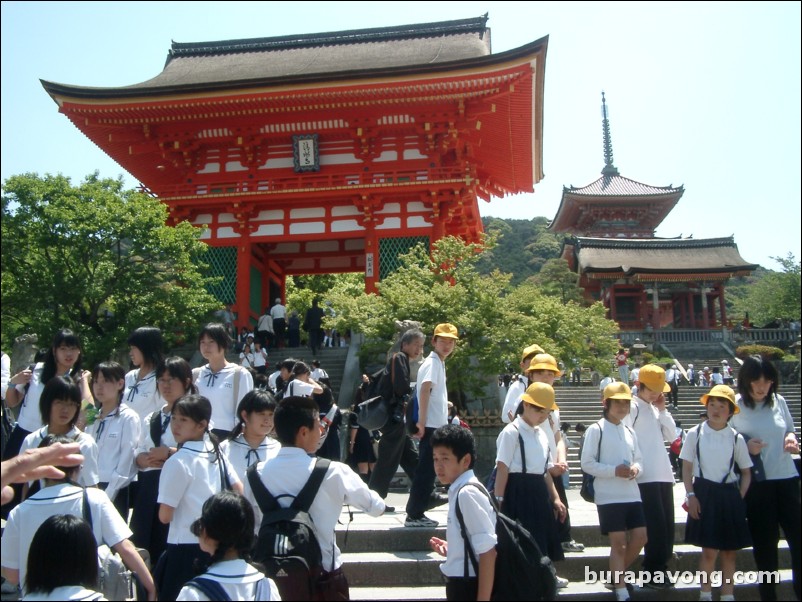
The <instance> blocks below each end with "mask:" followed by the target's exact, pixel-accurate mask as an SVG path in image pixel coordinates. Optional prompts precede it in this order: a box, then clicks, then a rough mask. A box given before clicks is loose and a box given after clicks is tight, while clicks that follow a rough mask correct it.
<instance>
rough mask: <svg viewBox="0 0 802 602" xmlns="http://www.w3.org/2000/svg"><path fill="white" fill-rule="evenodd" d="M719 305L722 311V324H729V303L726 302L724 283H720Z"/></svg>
mask: <svg viewBox="0 0 802 602" xmlns="http://www.w3.org/2000/svg"><path fill="white" fill-rule="evenodd" d="M718 306H719V311H720V313H721V325H722V326H726V325H727V305H726V304H725V303H724V285H723V284H719V285H718Z"/></svg>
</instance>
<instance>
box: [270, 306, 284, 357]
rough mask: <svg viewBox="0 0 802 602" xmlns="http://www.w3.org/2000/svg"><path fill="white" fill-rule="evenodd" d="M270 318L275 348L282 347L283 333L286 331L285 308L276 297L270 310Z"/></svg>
mask: <svg viewBox="0 0 802 602" xmlns="http://www.w3.org/2000/svg"><path fill="white" fill-rule="evenodd" d="M270 317H271V318H273V334H275V336H276V348H279V347H284V333H285V332H286V330H287V308H286V307H284V305H282V304H281V299H280V298H279V297H276V303H275V305H273V307H271V308H270Z"/></svg>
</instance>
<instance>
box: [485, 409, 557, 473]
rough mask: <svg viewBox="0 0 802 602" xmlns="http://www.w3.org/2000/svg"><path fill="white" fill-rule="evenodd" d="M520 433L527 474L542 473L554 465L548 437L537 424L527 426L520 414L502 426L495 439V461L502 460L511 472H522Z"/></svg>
mask: <svg viewBox="0 0 802 602" xmlns="http://www.w3.org/2000/svg"><path fill="white" fill-rule="evenodd" d="M519 433H520V435H521V438H522V439H523V443H524V451H525V453H526V472H527V474H540V475H542V474H543V473H544V472H545V471H546V470H547V469H549V468H551V467H552V466H554V462H553V461H552V459H551V453H550V447H549V437H548V435H547V434H546V433H545V432H544V431H543V429H542V428H541V427H539V426H535V427H532V426H529V425H528V424H527V423H526V421H525V420H524V419H523V418H521V417H520V416H518V417H516V418H515V420H514V421H513V422H511V423H510V424H508V425H507V426H505V427H504V430H503V431H501V432H500V433H499V435H498V438H497V439H496V450H497V451H496V462H503V463H504V464H505V465H506V466H507V468H508V469H509V471H510V472H511V473H513V472H523V463H522V461H521V445H520V441H519V439H518V434H519Z"/></svg>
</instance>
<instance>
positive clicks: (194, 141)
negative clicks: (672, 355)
mask: <svg viewBox="0 0 802 602" xmlns="http://www.w3.org/2000/svg"><path fill="white" fill-rule="evenodd" d="M547 43H548V38H545V37H544V38H542V39H540V40H537V41H534V42H532V43H530V44H527V45H525V46H521V47H519V48H516V49H513V50H509V51H505V52H501V53H498V54H493V53H492V52H491V43H490V28H489V27H487V15H484V16H483V17H479V18H474V19H464V20H455V21H446V22H438V23H425V24H417V25H409V26H398V27H385V28H378V29H362V30H352V31H340V32H333V33H319V34H304V35H291V36H281V37H272V38H259V39H242V40H226V41H216V42H200V43H175V42H174V43H173V44H172V46H171V48H170V50H169V53H168V56H167V61H166V64H165V65H164V68H163V70H162V71H161V73H159V74H158V75H156V76H155V77H153V78H152V79H150V80H147V81H145V82H142V83H138V84H133V85H129V86H124V87H116V88H97V87H82V86H74V85H65V84H58V83H53V82H46V81H43V82H42V84H43V86H44V88H45V89H46V91H47V92H48V93H49V94H50V96H51V97H52V98H53V100H54V101H55V102H56V103H57V105H58V107H59V111H60V112H61V113H63V114H64V115H66V116H67V118H69V119H70V120H71V121H72V122H73V123H74V124H75V126H76V127H77V128H78V129H79V130H80V131H81V132H83V133H84V134H85V135H86V136H87V137H88V138H89V139H91V140H92V141H93V142H94V143H95V144H96V145H97V146H98V147H100V148H101V149H102V150H103V151H104V152H106V153H107V154H108V155H109V156H110V157H111V158H112V159H114V160H115V161H116V162H117V163H119V164H120V165H121V166H122V167H123V168H125V169H126V170H127V171H128V172H129V173H130V174H131V175H132V176H134V177H135V178H137V179H138V180H139V181H140V182H141V186H142V189H143V190H145V191H147V192H149V193H150V194H152V195H154V196H156V197H158V198H159V199H160V200H161V201H162V202H163V203H165V204H166V205H167V206H168V208H169V220H170V222H171V223H178V222H182V221H188V222H190V223H192V224H194V225H195V226H197V227H200V228H203V233H202V239H203V240H204V241H205V242H206V243H207V244H208V245H209V246H210V253H209V254H207V255H208V257H207V260H208V261H209V262H210V264H211V266H212V269H213V273H215V274H217V275H220V276H222V277H223V282H222V284H221V285H220V286H219V287H218V289H217V290H216V291H215V293H216V295H217V297H218V298H219V299H220V301H221V302H223V303H233V304H234V308H233V309H234V311H235V312H236V313H237V315H238V319H237V322H238V326H240V325H246V324H248V323H249V321H251V323H252V321H253V320H255V318H256V317H257V316H259V315H260V314H261V312H262V310H263V309H264V307H266V306H267V305H269V304H270V303H271V302H272V300H273V299H274V298H276V297H282V298H283V297H284V283H285V278H286V277H287V276H289V275H295V274H319V273H336V272H364V274H365V288H366V290H367V291H374V290H375V289H376V284H377V282H378V281H379V280H380V279H381V278H382V277H383V276H385V275H386V274H388V273H389V272H390V271H392V270H393V269H394V268H395V267H397V257H398V255H399V254H400V253H403V252H406V251H407V250H408V249H409V248H411V246H413V245H414V244H417V243H418V242H420V241H422V242H424V244H426V245H431V243H433V242H435V241H437V240H438V239H440V238H442V237H443V236H446V235H458V236H461V237H463V238H465V239H466V240H476V239H477V238H478V237H479V235H480V233H481V232H482V223H481V219H480V215H479V208H478V202H479V200H480V199H482V200H484V201H489V200H490V199H491V197H503V196H506V195H509V194H515V193H523V192H533V190H534V185H535V184H536V183H537V182H539V181H540V180H541V178H542V177H543V169H542V165H543V86H544V76H545V58H546V49H547Z"/></svg>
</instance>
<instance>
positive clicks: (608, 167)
mask: <svg viewBox="0 0 802 602" xmlns="http://www.w3.org/2000/svg"><path fill="white" fill-rule="evenodd" d="M602 131H603V133H604V169H602V171H601V172H602V175H603V176H617V175H618V169H617V168H616V166H615V165H613V142H612V140H611V139H610V119H609V118H608V116H607V102H606V101H605V100H604V90H602Z"/></svg>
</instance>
